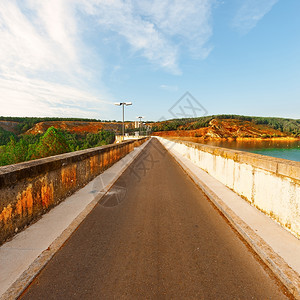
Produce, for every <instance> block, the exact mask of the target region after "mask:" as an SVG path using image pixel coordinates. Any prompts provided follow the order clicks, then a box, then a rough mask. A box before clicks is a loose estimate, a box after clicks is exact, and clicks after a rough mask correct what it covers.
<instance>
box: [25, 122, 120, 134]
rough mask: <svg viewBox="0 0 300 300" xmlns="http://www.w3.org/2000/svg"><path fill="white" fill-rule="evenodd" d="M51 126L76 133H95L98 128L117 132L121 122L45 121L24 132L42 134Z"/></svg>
mask: <svg viewBox="0 0 300 300" xmlns="http://www.w3.org/2000/svg"><path fill="white" fill-rule="evenodd" d="M52 126H53V127H54V128H56V129H62V130H66V131H69V132H71V133H77V134H82V133H87V132H89V133H97V132H98V131H99V130H109V131H113V132H115V133H117V132H120V131H121V130H122V129H121V128H122V124H121V123H116V122H111V123H109V122H83V121H46V122H40V123H37V124H35V125H34V126H33V127H32V128H30V129H29V130H27V131H26V132H25V134H42V133H45V132H46V131H47V129H48V128H50V127H52Z"/></svg>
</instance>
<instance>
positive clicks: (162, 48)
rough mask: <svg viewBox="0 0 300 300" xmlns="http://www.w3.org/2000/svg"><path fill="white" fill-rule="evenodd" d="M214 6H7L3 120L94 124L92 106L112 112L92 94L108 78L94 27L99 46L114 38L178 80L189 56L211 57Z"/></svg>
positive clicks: (112, 2) (137, 1)
mask: <svg viewBox="0 0 300 300" xmlns="http://www.w3.org/2000/svg"><path fill="white" fill-rule="evenodd" d="M214 1H215V0H190V1H189V3H188V5H187V4H186V3H185V2H184V1H179V0H176V1H171V0H160V1H159V0H154V1H150V0H132V1H127V0H51V1H40V0H23V1H21V0H2V1H1V2H0V41H1V48H0V62H1V63H0V93H1V97H0V106H1V112H0V114H7V115H16V114H18V115H58V114H59V115H61V114H63V115H65V114H66V112H68V114H69V115H74V116H81V115H86V116H91V117H94V116H95V114H94V112H93V110H92V109H91V105H92V104H91V103H93V105H96V107H97V109H99V107H103V109H105V107H106V106H105V105H107V103H106V102H107V100H108V101H109V100H113V99H112V97H111V96H110V95H109V93H108V92H107V91H106V90H105V89H104V90H103V91H101V93H100V95H99V96H95V95H96V91H94V93H93V92H91V91H90V90H91V82H95V81H96V79H95V78H97V85H98V86H99V85H101V75H102V72H103V66H102V65H101V61H102V60H101V57H99V54H97V53H96V50H94V49H93V48H92V47H91V45H88V44H86V43H85V42H84V41H85V39H84V34H85V33H86V32H87V31H88V30H89V26H90V25H91V24H92V25H93V26H94V28H95V29H94V30H95V31H94V32H93V34H95V37H96V35H97V37H98V38H99V41H103V39H104V38H105V36H107V35H111V34H112V33H113V34H115V35H117V36H118V37H121V42H122V43H124V44H125V45H127V46H129V48H130V49H131V53H133V55H134V56H140V57H143V58H144V59H146V60H148V61H149V62H151V63H152V64H153V65H154V66H156V67H157V68H162V69H164V70H167V71H168V72H171V73H173V74H179V73H180V66H179V60H180V55H181V54H182V52H184V51H186V50H188V51H189V53H190V54H191V55H193V56H194V57H196V58H205V57H206V56H207V55H208V54H209V52H210V50H211V48H210V46H209V45H208V41H209V38H210V37H211V35H212V27H211V24H210V19H211V9H212V3H213V2H214ZM91 57H93V58H95V60H94V59H93V62H94V61H96V60H97V63H93V65H91V63H90V62H91V61H92V59H91ZM88 66H90V67H88ZM99 77H100V79H99ZM97 93H99V91H97ZM103 99H106V102H105V101H103ZM95 103H96V104H95Z"/></svg>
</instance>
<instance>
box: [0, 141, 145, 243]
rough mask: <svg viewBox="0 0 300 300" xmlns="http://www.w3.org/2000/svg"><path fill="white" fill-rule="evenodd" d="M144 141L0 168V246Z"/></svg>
mask: <svg viewBox="0 0 300 300" xmlns="http://www.w3.org/2000/svg"><path fill="white" fill-rule="evenodd" d="M146 140H147V138H143V139H139V140H134V141H126V142H123V143H119V144H114V145H107V146H102V147H97V148H92V149H86V150H82V151H76V152H72V153H66V154H61V155H56V156H52V157H47V158H42V159H38V160H33V161H29V162H24V163H19V164H15V165H9V166H5V167H0V244H2V243H3V242H4V241H5V240H7V239H8V238H10V237H12V236H13V235H14V234H15V232H17V231H19V230H21V229H22V228H24V227H25V226H27V225H29V224H30V223H31V222H33V221H35V220H36V219H38V218H39V216H40V215H42V214H44V213H45V212H47V211H48V210H50V209H51V208H52V207H54V206H55V205H57V204H59V203H60V202H61V201H62V200H64V199H65V198H66V197H67V196H69V195H70V194H72V193H74V192H75V191H76V190H78V189H79V188H81V187H83V186H84V185H86V184H87V183H88V182H89V181H91V180H92V179H93V178H94V177H96V176H97V175H99V174H100V173H102V172H103V171H104V170H105V169H107V168H108V167H110V166H111V165H112V164H114V163H115V162H117V161H118V160H119V159H121V158H122V157H124V156H125V155H126V154H128V153H129V152H131V151H132V150H133V149H134V147H137V146H139V145H141V144H142V143H144V142H145V141H146Z"/></svg>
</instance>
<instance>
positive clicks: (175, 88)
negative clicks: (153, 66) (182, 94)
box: [159, 84, 178, 92]
mask: <svg viewBox="0 0 300 300" xmlns="http://www.w3.org/2000/svg"><path fill="white" fill-rule="evenodd" d="M159 87H160V88H161V89H162V90H166V91H169V92H177V91H178V86H177V85H167V84H161V85H160V86H159Z"/></svg>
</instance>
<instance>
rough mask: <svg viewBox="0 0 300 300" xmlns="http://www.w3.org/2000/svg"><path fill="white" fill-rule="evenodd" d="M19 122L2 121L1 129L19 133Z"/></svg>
mask: <svg viewBox="0 0 300 300" xmlns="http://www.w3.org/2000/svg"><path fill="white" fill-rule="evenodd" d="M18 125H19V123H18V122H13V121H0V127H2V128H3V129H4V130H6V131H10V132H13V133H16V132H17V131H18Z"/></svg>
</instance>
